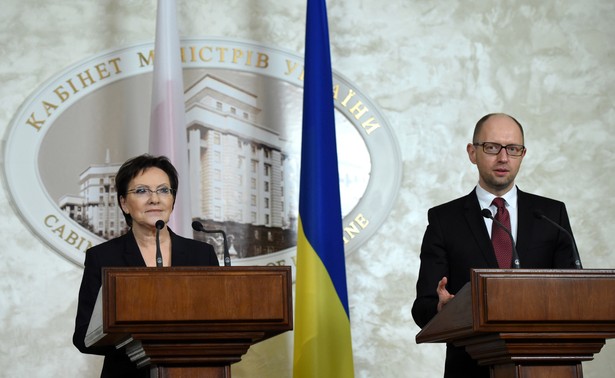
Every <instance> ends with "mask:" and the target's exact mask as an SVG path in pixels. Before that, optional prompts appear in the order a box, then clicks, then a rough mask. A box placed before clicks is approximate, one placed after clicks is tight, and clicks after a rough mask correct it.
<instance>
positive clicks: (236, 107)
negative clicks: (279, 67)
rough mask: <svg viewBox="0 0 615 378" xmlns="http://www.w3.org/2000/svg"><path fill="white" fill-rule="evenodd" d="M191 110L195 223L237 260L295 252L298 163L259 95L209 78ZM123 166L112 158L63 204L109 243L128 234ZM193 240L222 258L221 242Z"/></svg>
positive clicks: (195, 93)
mask: <svg viewBox="0 0 615 378" xmlns="http://www.w3.org/2000/svg"><path fill="white" fill-rule="evenodd" d="M185 103H186V137H187V141H188V156H189V159H188V160H189V164H188V165H189V172H188V174H187V176H189V177H188V181H189V183H190V192H191V199H190V203H191V214H192V218H193V219H194V220H198V221H200V222H201V223H203V225H204V226H205V228H206V229H223V230H225V232H226V234H227V236H228V242H229V247H230V250H231V256H232V257H233V258H246V257H253V256H259V255H264V254H269V253H273V252H277V251H281V250H284V249H287V248H290V247H294V246H295V245H296V239H297V237H296V232H297V231H296V226H297V209H296V206H297V201H298V199H297V198H296V196H297V195H296V194H295V193H296V191H295V190H294V188H291V187H290V186H289V183H290V182H291V180H290V172H291V170H292V169H296V167H291V164H296V162H293V159H292V158H291V157H290V156H289V153H288V145H287V141H286V140H284V138H283V137H282V136H281V133H279V132H276V131H275V130H274V128H273V127H267V126H266V125H260V124H259V123H258V121H257V120H258V115H259V113H260V112H261V109H259V108H258V107H257V96H256V95H255V94H252V93H249V92H248V91H246V90H243V89H241V88H239V87H237V86H234V85H233V84H231V83H228V82H225V81H223V80H220V79H218V78H216V77H214V76H212V75H209V74H206V75H205V76H203V77H202V78H201V79H200V80H198V81H197V82H196V83H195V84H194V85H192V86H191V87H190V88H188V89H187V90H186V91H185ZM120 166H121V163H119V164H118V163H111V161H110V159H109V153H108V152H107V156H106V158H105V162H104V164H90V165H89V166H88V167H87V168H86V169H85V170H84V171H83V172H82V173H81V174H80V177H79V188H80V193H79V195H64V196H62V197H61V198H60V199H59V201H58V202H59V203H58V205H59V206H60V208H61V209H62V211H64V212H66V213H67V214H68V215H69V216H70V218H72V219H73V220H75V221H76V222H77V223H79V224H80V225H81V226H83V227H84V228H86V229H88V230H89V231H91V232H92V233H94V234H96V235H98V236H100V237H102V238H104V239H111V238H114V237H116V236H119V235H121V234H123V233H124V232H126V231H127V225H126V222H125V220H124V216H123V214H122V211H121V209H120V208H119V206H118V203H117V190H116V188H115V174H116V173H117V171H118V169H119V167H120ZM184 175H186V174H185V173H184ZM184 181H185V179H184ZM194 237H195V238H196V239H200V240H203V241H207V242H208V243H210V244H212V245H214V247H216V251H217V252H218V254H219V256H221V255H222V251H223V250H222V245H223V243H222V240H221V237H216V235H215V234H204V233H195V235H194Z"/></svg>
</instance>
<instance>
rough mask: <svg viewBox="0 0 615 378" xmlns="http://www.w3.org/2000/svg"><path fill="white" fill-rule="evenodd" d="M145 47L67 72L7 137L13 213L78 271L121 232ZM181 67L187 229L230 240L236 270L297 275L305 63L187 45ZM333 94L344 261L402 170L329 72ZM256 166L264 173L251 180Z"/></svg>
mask: <svg viewBox="0 0 615 378" xmlns="http://www.w3.org/2000/svg"><path fill="white" fill-rule="evenodd" d="M153 49H154V45H153V43H147V44H139V45H134V46H130V47H126V48H120V49H117V50H113V51H107V52H104V53H101V54H99V55H97V56H94V57H91V58H89V59H86V60H85V61H82V62H79V63H77V64H75V65H73V66H71V67H69V68H67V69H66V70H64V71H62V72H60V73H59V74H57V75H56V76H54V77H53V78H51V79H50V80H49V81H47V82H46V83H44V84H43V85H41V87H40V88H38V89H37V90H36V91H35V92H34V93H33V94H32V95H31V96H30V97H29V98H28V99H27V100H26V102H24V104H22V106H21V107H20V109H19V110H18V112H17V113H16V114H15V115H14V117H13V119H12V121H11V124H10V125H9V127H8V129H7V133H6V135H5V141H4V143H5V159H4V162H5V163H4V179H5V182H6V186H7V188H8V189H9V192H10V195H11V197H12V200H13V205H14V208H15V210H16V212H17V213H18V214H19V215H20V216H21V217H22V218H23V220H24V221H25V222H26V223H27V224H28V225H29V227H30V228H31V229H32V231H33V232H34V233H35V234H36V235H37V236H38V237H39V238H40V239H41V240H43V241H44V242H45V243H47V244H49V245H50V246H51V247H52V249H53V250H55V251H57V252H58V253H59V254H61V255H62V256H64V257H66V258H67V259H69V260H70V261H72V262H74V263H76V264H78V265H82V264H83V259H84V252H85V251H86V250H87V249H88V248H89V247H91V246H93V245H95V244H98V243H101V242H103V241H104V240H106V239H109V238H113V237H115V236H119V234H121V233H122V232H124V231H125V224H124V223H123V216H122V214H121V211H120V209H119V207H118V206H117V198H116V196H115V192H114V185H113V184H114V181H113V180H114V174H115V172H117V169H118V168H119V166H120V165H121V164H122V163H123V162H124V161H125V160H127V159H128V158H130V157H132V156H136V155H139V154H142V153H145V152H147V148H148V140H149V118H150V102H151V84H152V75H151V72H152V68H153V53H154V51H153ZM182 60H183V67H184V70H183V76H184V77H183V79H184V88H185V104H186V122H187V124H186V138H188V146H189V149H192V150H191V160H190V164H191V168H190V174H189V178H188V179H189V185H190V186H191V189H192V190H195V189H196V190H197V193H198V195H197V196H196V201H197V204H192V209H193V214H192V217H193V218H194V219H199V220H201V221H203V222H204V223H205V224H214V225H216V226H220V227H223V228H225V229H226V230H227V234H228V235H229V240H230V242H231V244H232V246H231V248H232V252H233V264H236V265H266V264H284V265H293V266H294V262H293V260H294V255H295V248H294V242H295V241H296V219H297V207H298V198H299V197H298V188H299V167H300V161H299V157H300V153H299V152H300V147H301V146H300V142H301V141H300V139H301V113H302V94H303V91H302V87H303V59H302V57H300V56H298V55H296V54H293V53H291V52H288V51H284V50H282V49H279V48H273V47H268V46H263V45H261V44H257V43H253V42H248V41H238V40H234V39H224V38H202V39H184V40H183V41H182ZM333 84H334V88H332V90H333V94H334V101H335V109H336V133H337V143H338V156H339V159H338V160H339V170H340V193H341V200H342V213H343V235H342V237H343V238H344V244H345V248H346V253H350V252H351V251H352V250H354V249H356V248H357V247H359V246H360V245H361V244H363V243H364V242H365V241H366V240H367V239H368V238H369V237H370V236H371V235H373V234H374V232H376V230H377V229H378V228H379V227H380V225H381V224H382V223H383V222H384V220H385V219H386V217H387V215H388V214H389V212H390V210H391V207H392V205H393V202H394V200H395V197H396V195H397V192H398V191H399V186H400V182H401V159H400V154H399V147H398V145H397V141H396V140H395V138H394V136H393V134H392V132H391V129H390V127H389V125H388V124H387V121H386V119H385V118H384V116H383V115H382V114H381V112H380V111H379V110H378V108H377V107H376V106H375V104H374V103H372V102H371V100H370V99H369V98H368V97H367V96H365V95H363V94H362V93H361V91H360V90H359V89H358V88H356V87H355V86H353V85H352V83H350V81H349V80H347V79H346V78H344V77H343V76H341V75H339V74H337V73H335V71H334V72H333ZM197 150H198V151H200V153H192V152H194V151H197ZM255 167H257V168H258V169H259V172H261V169H262V172H265V173H264V174H263V175H254V174H253V173H252V170H253V169H255ZM195 172H196V173H195ZM267 174H270V176H267ZM216 183H218V184H216ZM193 198H194V196H193ZM229 230H230V232H229ZM293 238H294V239H293ZM209 241H210V242H211V243H213V244H216V240H215V239H212V240H209ZM248 241H249V242H248Z"/></svg>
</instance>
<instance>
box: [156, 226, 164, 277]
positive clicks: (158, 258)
mask: <svg viewBox="0 0 615 378" xmlns="http://www.w3.org/2000/svg"><path fill="white" fill-rule="evenodd" d="M163 228H164V221H163V220H158V221H156V268H161V267H162V252H161V251H160V230H162V229H163Z"/></svg>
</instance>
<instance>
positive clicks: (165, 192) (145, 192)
mask: <svg viewBox="0 0 615 378" xmlns="http://www.w3.org/2000/svg"><path fill="white" fill-rule="evenodd" d="M174 192H175V191H174V190H173V189H172V188H168V187H166V186H163V187H161V188H158V189H156V190H151V189H150V188H148V187H147V186H139V187H137V188H134V189H130V190H127V191H126V193H129V194H134V195H135V196H137V197H140V198H146V197H147V198H149V197H151V196H152V194H154V193H156V194H157V195H158V196H160V197H166V196H171V195H173V193H174Z"/></svg>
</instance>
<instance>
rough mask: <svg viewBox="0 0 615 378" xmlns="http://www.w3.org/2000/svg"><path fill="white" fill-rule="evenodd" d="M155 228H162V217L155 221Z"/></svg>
mask: <svg viewBox="0 0 615 378" xmlns="http://www.w3.org/2000/svg"><path fill="white" fill-rule="evenodd" d="M156 228H157V229H158V230H162V229H163V228H164V221H163V220H162V219H160V220H158V221H156Z"/></svg>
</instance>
